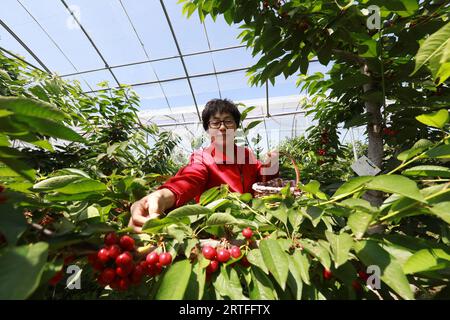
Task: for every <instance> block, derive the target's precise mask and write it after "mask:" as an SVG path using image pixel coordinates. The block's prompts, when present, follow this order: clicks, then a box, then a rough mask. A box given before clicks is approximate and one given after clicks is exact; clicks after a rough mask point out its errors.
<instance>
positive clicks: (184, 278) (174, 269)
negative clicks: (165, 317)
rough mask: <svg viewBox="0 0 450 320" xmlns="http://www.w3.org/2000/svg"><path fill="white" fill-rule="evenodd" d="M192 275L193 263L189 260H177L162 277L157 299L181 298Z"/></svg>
mask: <svg viewBox="0 0 450 320" xmlns="http://www.w3.org/2000/svg"><path fill="white" fill-rule="evenodd" d="M190 277H191V263H190V262H189V260H181V261H178V262H175V263H174V264H173V265H171V266H170V268H168V269H167V272H166V273H165V274H164V277H163V278H162V280H161V281H162V282H161V285H160V287H159V289H158V292H157V293H156V297H155V299H156V300H181V299H183V297H184V294H185V291H186V288H187V286H188V283H189V278H190Z"/></svg>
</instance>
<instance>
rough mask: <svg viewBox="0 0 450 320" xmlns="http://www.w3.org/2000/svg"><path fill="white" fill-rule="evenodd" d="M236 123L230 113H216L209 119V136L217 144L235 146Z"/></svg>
mask: <svg viewBox="0 0 450 320" xmlns="http://www.w3.org/2000/svg"><path fill="white" fill-rule="evenodd" d="M236 129H237V126H236V122H235V121H234V118H233V116H232V115H231V114H229V113H216V114H215V115H213V116H212V117H211V118H210V119H209V123H208V134H209V136H210V137H211V142H213V143H215V144H233V143H234V138H235V133H236Z"/></svg>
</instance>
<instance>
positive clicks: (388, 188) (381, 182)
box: [366, 174, 426, 202]
mask: <svg viewBox="0 0 450 320" xmlns="http://www.w3.org/2000/svg"><path fill="white" fill-rule="evenodd" d="M366 188H368V189H371V190H379V191H384V192H389V193H396V194H400V195H402V196H405V197H407V198H411V199H414V200H417V201H419V202H426V201H425V199H424V197H423V196H422V194H421V193H420V191H419V188H417V185H416V183H415V182H414V181H412V180H410V179H408V178H406V177H403V176H401V175H394V174H393V175H382V176H377V177H374V178H373V179H372V180H371V181H369V182H367V183H366Z"/></svg>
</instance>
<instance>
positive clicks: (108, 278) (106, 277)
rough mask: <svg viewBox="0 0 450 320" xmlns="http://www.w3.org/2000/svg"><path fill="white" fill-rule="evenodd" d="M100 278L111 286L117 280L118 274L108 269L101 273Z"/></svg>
mask: <svg viewBox="0 0 450 320" xmlns="http://www.w3.org/2000/svg"><path fill="white" fill-rule="evenodd" d="M99 278H101V280H102V283H105V284H111V283H112V282H113V281H114V279H115V278H116V272H115V271H114V269H112V268H106V269H105V270H103V271H102V273H100V277H99Z"/></svg>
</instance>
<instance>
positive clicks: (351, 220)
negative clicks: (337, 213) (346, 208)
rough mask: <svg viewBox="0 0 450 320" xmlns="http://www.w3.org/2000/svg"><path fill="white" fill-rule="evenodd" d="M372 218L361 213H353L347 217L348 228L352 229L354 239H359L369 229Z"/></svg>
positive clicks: (367, 214) (365, 213)
mask: <svg viewBox="0 0 450 320" xmlns="http://www.w3.org/2000/svg"><path fill="white" fill-rule="evenodd" d="M372 218H373V216H372V215H371V214H370V213H367V212H363V211H355V212H354V213H352V214H350V216H349V217H348V222H347V224H348V226H349V227H350V229H352V231H353V234H354V235H355V237H356V238H361V237H362V236H363V235H364V233H365V232H366V230H367V228H368V227H369V224H370V222H371V221H372Z"/></svg>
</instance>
